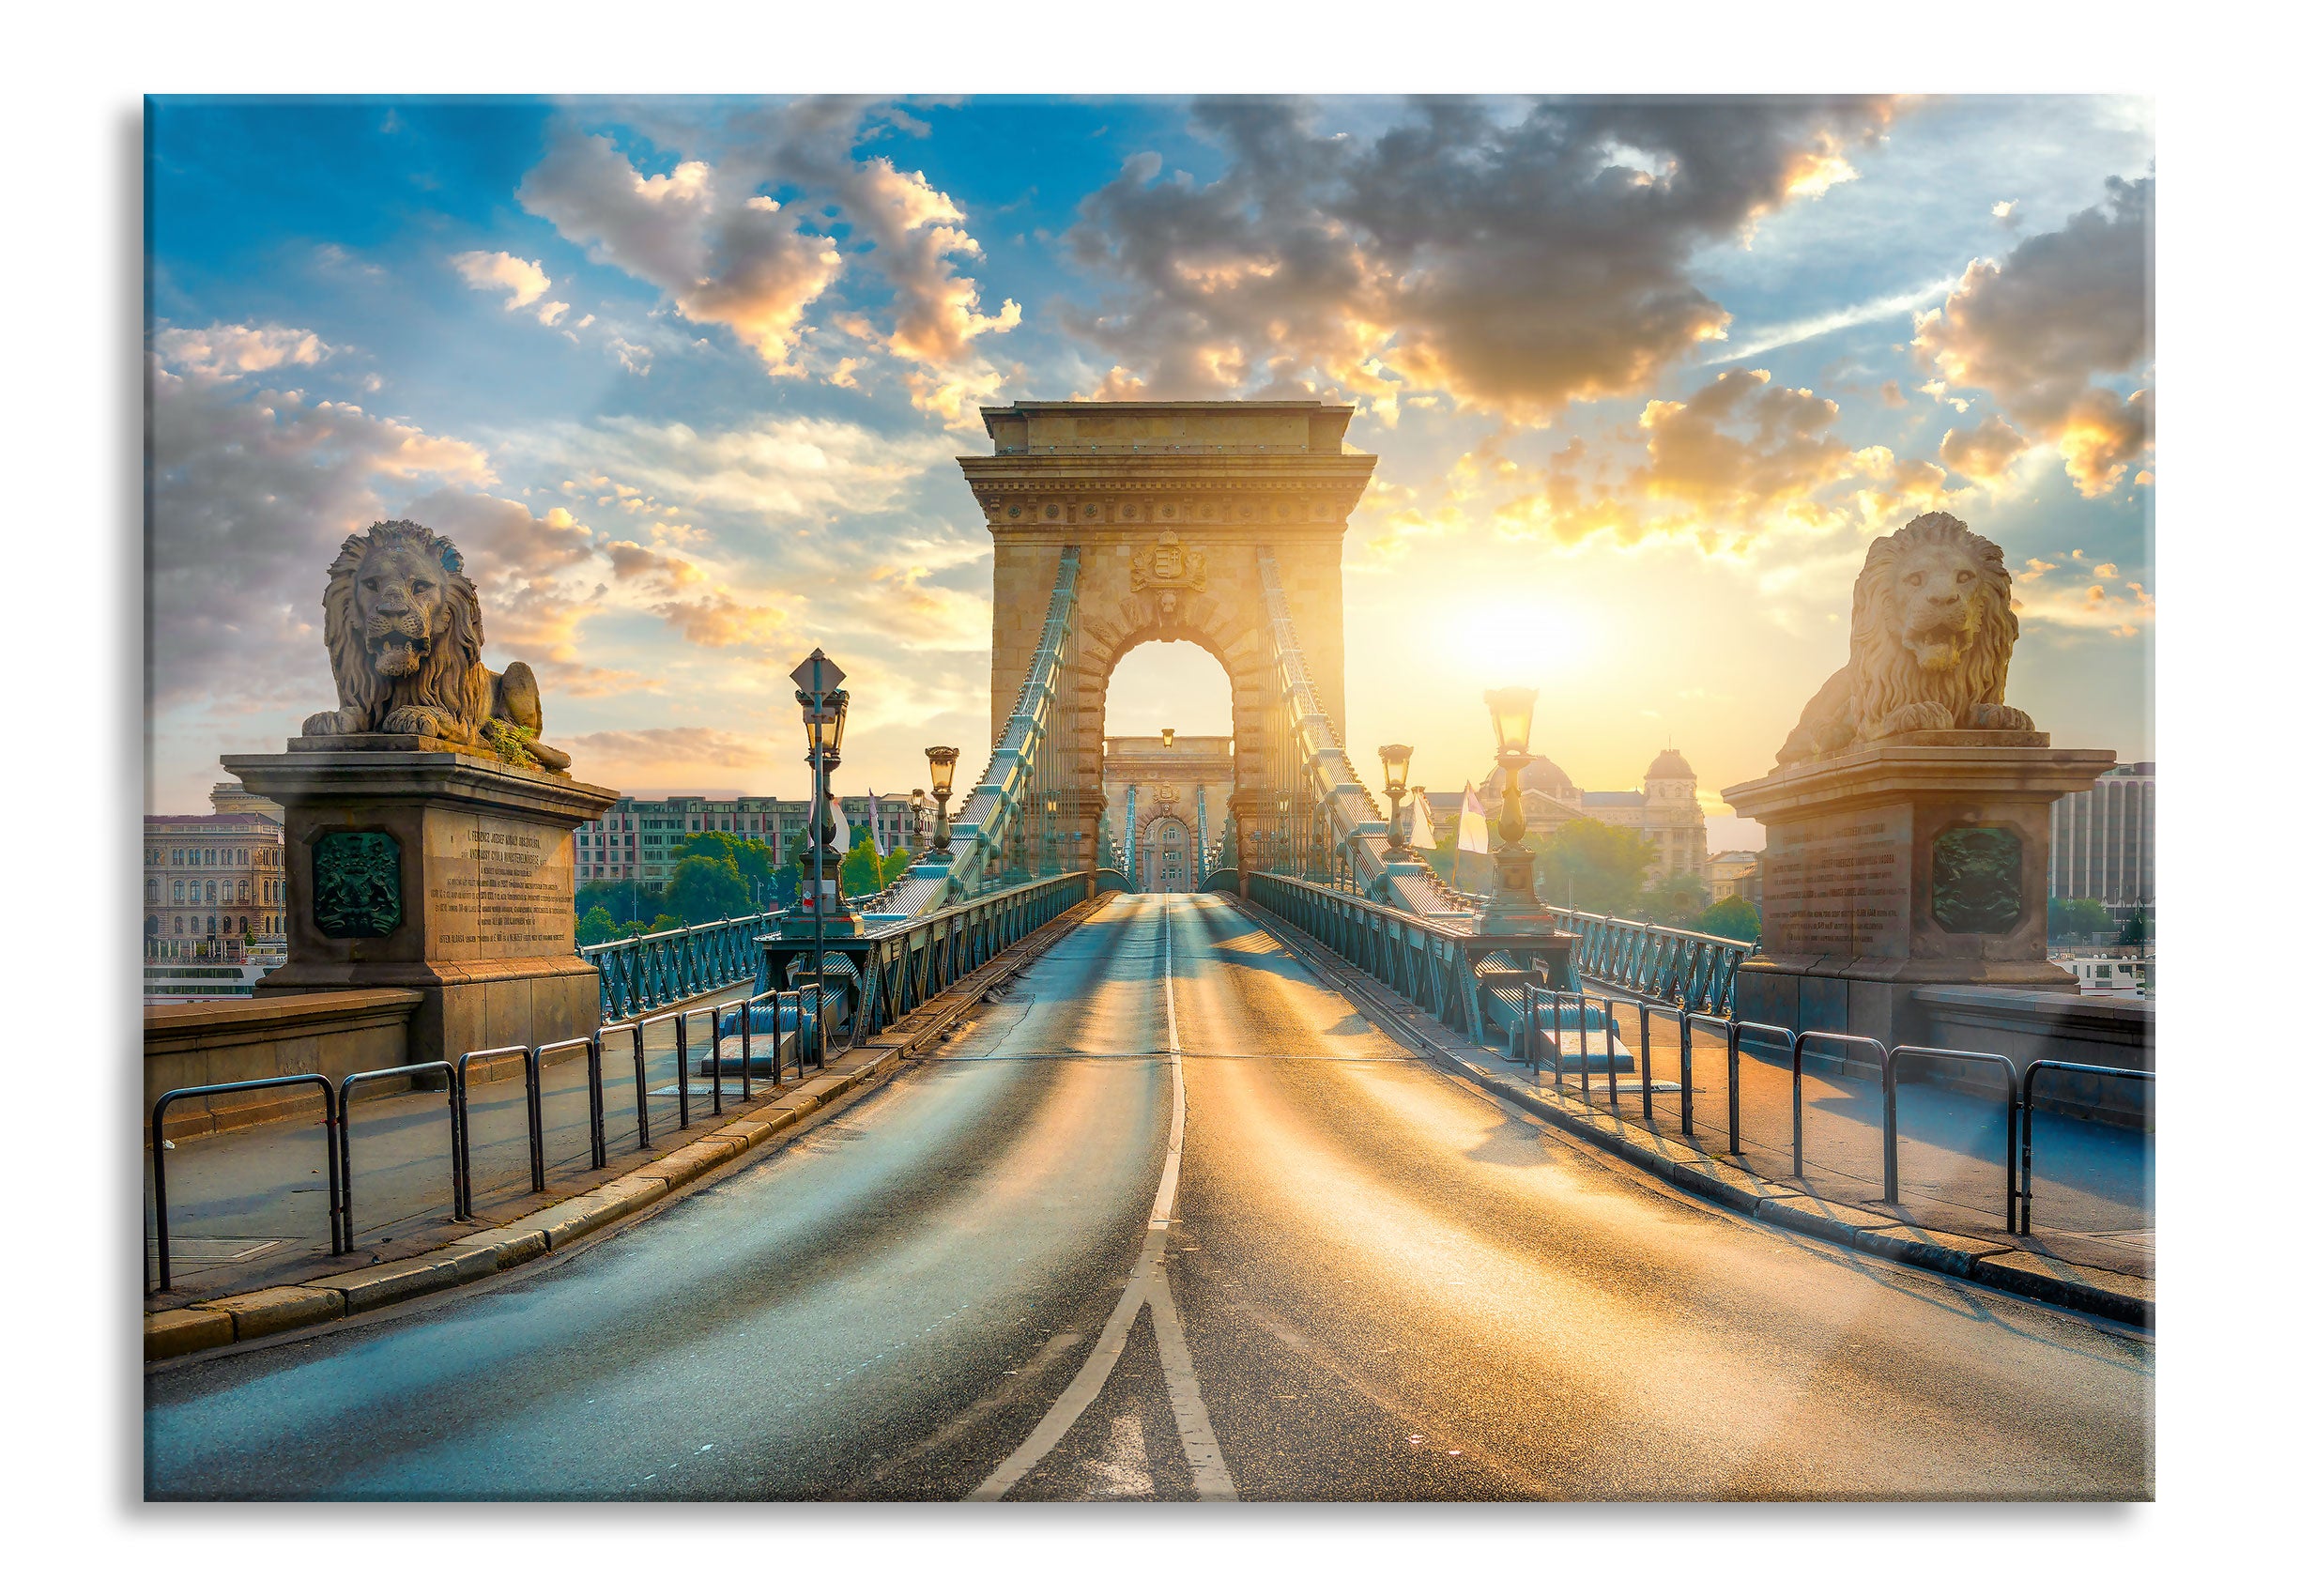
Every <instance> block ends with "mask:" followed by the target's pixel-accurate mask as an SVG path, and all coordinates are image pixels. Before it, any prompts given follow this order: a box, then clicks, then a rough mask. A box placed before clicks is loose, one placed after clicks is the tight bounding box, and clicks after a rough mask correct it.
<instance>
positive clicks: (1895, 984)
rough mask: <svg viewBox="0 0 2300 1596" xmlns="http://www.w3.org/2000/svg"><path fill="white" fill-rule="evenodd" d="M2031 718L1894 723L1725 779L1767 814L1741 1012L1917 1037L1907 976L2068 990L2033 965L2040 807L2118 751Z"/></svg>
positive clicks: (1729, 797)
mask: <svg viewBox="0 0 2300 1596" xmlns="http://www.w3.org/2000/svg"><path fill="white" fill-rule="evenodd" d="M2049 742H2050V739H2049V738H2047V736H2046V735H2045V734H2044V733H2042V732H2034V731H1926V732H1909V733H1905V734H1903V735H1902V736H1900V737H1897V738H1894V739H1890V740H1887V741H1885V742H1883V743H1878V744H1866V745H1863V747H1860V748H1858V749H1855V750H1852V751H1850V752H1848V753H1844V754H1840V755H1837V756H1835V757H1833V758H1831V759H1826V760H1816V761H1815V762H1813V763H1811V764H1804V765H1794V766H1790V767H1787V768H1786V769H1781V770H1776V771H1774V772H1773V774H1772V775H1769V776H1765V777H1763V778H1762V779H1760V780H1757V781H1749V782H1743V783H1741V784H1740V786H1738V787H1730V788H1727V789H1726V790H1725V793H1724V797H1725V802H1727V803H1728V804H1731V805H1732V806H1733V807H1734V809H1735V810H1736V811H1737V812H1739V813H1740V814H1741V815H1744V816H1747V817H1748V818H1750V819H1752V820H1755V821H1762V822H1763V824H1764V826H1765V864H1764V871H1765V873H1764V886H1763V891H1764V903H1763V909H1762V913H1763V917H1764V919H1763V930H1762V933H1761V936H1760V944H1761V946H1760V950H1759V952H1758V953H1757V955H1756V957H1755V958H1752V959H1750V960H1749V961H1748V962H1747V963H1745V964H1744V965H1742V966H1741V971H1740V984H1739V987H1738V989H1737V991H1736V1003H1737V1005H1738V1008H1739V1012H1740V1017H1741V1019H1743V1020H1745V1021H1762V1022H1764V1023H1766V1024H1771V1025H1786V1026H1788V1027H1790V1028H1792V1029H1796V1030H1826V1031H1850V1032H1854V1033H1857V1034H1859V1035H1863V1036H1876V1037H1879V1038H1881V1039H1883V1040H1884V1041H1886V1042H1887V1043H1888V1044H1889V1045H1890V1044H1893V1043H1897V1042H1905V1041H1922V1040H1924V1038H1925V1036H1926V1035H1927V1021H1926V1019H1925V1017H1924V1015H1923V1014H1922V1013H1921V1012H1920V1011H1919V1010H1918V1009H1917V1007H1916V1004H1915V995H1916V990H1917V989H1918V988H1919V987H1921V986H1926V985H1933V984H1942V983H1953V984H1956V985H1961V986H1973V987H2021V988H2030V989H2038V990H2066V991H2071V992H2073V991H2075V990H2076V981H2075V978H2074V977H2072V976H2070V975H2069V974H2067V973H2065V972H2064V971H2062V970H2061V969H2059V968H2058V967H2057V966H2055V965H2053V964H2051V963H2049V962H2047V959H2046V957H2045V910H2046V902H2047V895H2048V892H2049V882H2048V877H2047V863H2048V861H2049V859H2050V855H2051V806H2052V803H2053V800H2055V799H2056V798H2059V797H2060V796H2061V795H2062V793H2066V792H2075V791H2080V790H2084V789H2086V788H2089V787H2091V786H2092V785H2093V778H2094V777H2096V776H2098V775H2100V773H2101V772H2103V771H2105V770H2107V769H2108V767H2109V766H2110V765H2112V764H2114V763H2115V762H2116V756H2115V755H2114V754H2113V753H2110V752H2108V751H2106V750H2103V749H2095V748H2083V749H2059V748H2053V747H2050V746H2049V745H2048V744H2049Z"/></svg>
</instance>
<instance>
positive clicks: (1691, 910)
mask: <svg viewBox="0 0 2300 1596" xmlns="http://www.w3.org/2000/svg"><path fill="white" fill-rule="evenodd" d="M1708 907H1709V888H1708V887H1707V886H1706V885H1704V884H1703V883H1702V881H1701V878H1700V877H1699V876H1696V875H1692V874H1689V873H1687V872H1686V871H1683V870H1679V872H1678V873H1677V874H1676V875H1674V876H1664V878H1663V879H1662V880H1660V881H1658V882H1654V883H1653V885H1651V886H1649V887H1648V888H1646V889H1645V890H1644V891H1643V892H1640V893H1639V894H1638V895H1637V904H1636V907H1635V909H1634V910H1633V911H1632V914H1631V917H1632V918H1633V919H1638V920H1646V921H1649V922H1651V923H1652V924H1654V925H1656V926H1675V927H1677V928H1679V929H1680V930H1692V929H1693V928H1694V922H1695V921H1697V920H1699V919H1700V918H1701V913H1702V911H1704V910H1705V909H1707V908H1708Z"/></svg>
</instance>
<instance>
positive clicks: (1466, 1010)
mask: <svg viewBox="0 0 2300 1596" xmlns="http://www.w3.org/2000/svg"><path fill="white" fill-rule="evenodd" d="M1238 896H1239V897H1241V898H1245V899H1246V900H1247V901H1248V902H1250V903H1252V904H1256V905H1258V906H1260V907H1261V908H1264V909H1266V910H1268V911H1269V912H1270V913H1273V914H1275V915H1277V916H1278V918H1280V920H1283V921H1284V922H1286V924H1288V925H1290V926H1292V927H1294V928H1296V929H1297V930H1300V931H1303V932H1305V933H1307V934H1308V935H1310V936H1311V937H1314V938H1316V939H1317V940H1318V941H1319V942H1321V943H1324V944H1326V946H1327V947H1329V948H1331V949H1333V950H1334V952H1336V953H1338V954H1340V955H1341V956H1342V958H1344V959H1348V960H1349V961H1350V962H1351V963H1353V964H1355V965H1357V967H1358V968H1359V969H1361V970H1364V971H1365V972H1367V973H1368V974H1371V975H1372V976H1373V977H1374V978H1375V979H1377V980H1379V981H1381V982H1382V983H1383V984H1384V985H1385V986H1388V988H1389V989H1390V990H1393V991H1395V992H1397V993H1398V994H1399V995H1400V996H1401V997H1403V998H1404V999H1406V1001H1408V1002H1409V1003H1412V1004H1413V1005H1416V1006H1417V1007H1418V1008H1420V1009H1422V1010H1423V1011H1424V1012H1426V1013H1427V1014H1428V1015H1429V1016H1430V1017H1431V1018H1432V1019H1433V1020H1434V1021H1437V1022H1438V1023H1439V1024H1440V1025H1444V1026H1448V1027H1449V1028H1451V1029H1453V1030H1456V1031H1460V1032H1462V1033H1464V1035H1466V1036H1469V1037H1470V1038H1471V1039H1473V1040H1474V1041H1476V1042H1477V1043H1479V1044H1480V1046H1483V1045H1485V1044H1486V1043H1487V1042H1488V1041H1489V1040H1491V1041H1493V1042H1495V1043H1497V1044H1498V1045H1501V1046H1503V1047H1505V1048H1508V1047H1511V1046H1513V1044H1514V1042H1515V1039H1516V1037H1517V1036H1518V1035H1519V1034H1520V1031H1521V1029H1523V1030H1525V1031H1526V1033H1527V1041H1528V1043H1530V1025H1529V1022H1528V1021H1527V1019H1526V1016H1527V1015H1528V1014H1529V1013H1531V1012H1538V1010H1539V1008H1540V1006H1541V1005H1539V1004H1536V1003H1532V1002H1530V1001H1529V994H1530V993H1532V992H1537V991H1538V992H1541V993H1542V994H1543V995H1544V1001H1546V1002H1547V1004H1548V1005H1550V1006H1551V1007H1552V1008H1553V1009H1554V1008H1555V1007H1556V1005H1557V1003H1558V1001H1559V999H1560V998H1562V997H1568V996H1571V995H1572V994H1573V993H1576V992H1578V991H1579V990H1580V982H1579V980H1578V978H1577V977H1576V975H1575V974H1574V970H1573V960H1572V953H1571V944H1566V943H1559V944H1556V946H1554V947H1553V948H1550V949H1547V950H1543V951H1541V952H1538V953H1537V952H1536V951H1535V950H1534V949H1533V948H1532V946H1531V944H1530V943H1528V942H1527V941H1526V939H1514V938H1510V937H1507V936H1492V935H1486V934H1482V933H1480V932H1479V931H1477V930H1476V929H1475V928H1474V927H1473V926H1472V925H1471V924H1469V923H1465V922H1461V921H1453V922H1448V921H1439V920H1431V919H1426V918H1424V917H1423V916H1421V915H1419V914H1416V913H1412V912H1410V911H1408V910H1403V909H1400V908H1397V907H1395V906H1394V905H1391V904H1387V903H1380V902H1377V901H1375V900H1374V899H1372V898H1367V897H1364V896H1362V895H1360V894H1357V893H1352V892H1344V891H1340V890H1338V889H1336V888H1334V887H1330V886H1322V885H1320V884H1318V883H1317V882H1306V881H1303V880H1301V879H1299V878H1298V877H1295V876H1281V875H1273V874H1268V873H1266V872H1264V871H1260V870H1255V871H1250V872H1247V873H1246V874H1245V875H1244V876H1243V878H1242V880H1241V882H1240V890H1239V894H1238ZM1513 944H1520V945H1513Z"/></svg>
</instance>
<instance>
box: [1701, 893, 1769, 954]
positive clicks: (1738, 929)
mask: <svg viewBox="0 0 2300 1596" xmlns="http://www.w3.org/2000/svg"><path fill="white" fill-rule="evenodd" d="M1763 924H1764V920H1763V917H1762V916H1761V915H1759V914H1758V913H1757V906H1756V904H1754V903H1752V902H1750V901H1749V900H1748V899H1747V898H1743V897H1742V896H1741V895H1740V893H1738V892H1737V893H1735V894H1734V895H1733V896H1732V897H1730V898H1719V899H1718V900H1717V901H1716V902H1714V903H1712V904H1710V906H1709V907H1708V908H1707V909H1704V910H1703V911H1701V914H1700V917H1699V918H1698V919H1696V920H1694V923H1693V928H1694V930H1696V931H1700V932H1702V933H1703V934H1705V935H1708V936H1712V937H1730V938H1731V939H1732V940H1733V941H1735V942H1755V941H1756V940H1757V931H1758V928H1760V927H1761V926H1762V925H1763Z"/></svg>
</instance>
